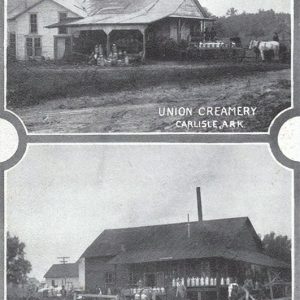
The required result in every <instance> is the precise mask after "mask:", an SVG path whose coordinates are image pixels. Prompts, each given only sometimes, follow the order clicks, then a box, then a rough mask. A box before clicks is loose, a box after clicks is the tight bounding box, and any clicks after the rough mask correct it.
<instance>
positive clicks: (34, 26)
mask: <svg viewBox="0 0 300 300" xmlns="http://www.w3.org/2000/svg"><path fill="white" fill-rule="evenodd" d="M37 32H38V28H37V14H30V33H37Z"/></svg>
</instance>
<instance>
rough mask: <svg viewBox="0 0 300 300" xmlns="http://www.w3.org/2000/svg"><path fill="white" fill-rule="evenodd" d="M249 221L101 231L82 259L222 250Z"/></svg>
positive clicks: (192, 223)
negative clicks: (149, 253) (189, 233)
mask: <svg viewBox="0 0 300 300" xmlns="http://www.w3.org/2000/svg"><path fill="white" fill-rule="evenodd" d="M247 220H248V218H232V219H219V220H209V221H202V222H191V223H190V232H191V236H190V238H189V237H188V235H187V228H188V227H187V226H188V223H186V222H185V223H175V224H166V225H154V226H143V227H133V228H124V229H107V230H104V231H103V232H102V233H101V234H100V235H99V236H98V238H97V239H96V240H95V241H94V242H93V243H92V244H91V245H90V246H89V247H88V248H87V249H86V251H85V252H84V253H83V255H82V257H96V256H114V255H116V254H119V253H120V252H122V251H123V252H124V249H125V250H126V252H127V251H145V250H155V251H158V250H159V251H162V250H167V251H170V249H174V250H175V249H176V250H178V251H179V250H180V251H185V252H186V251H193V250H194V249H195V248H197V249H199V248H200V247H201V248H206V249H207V248H208V247H217V246H220V245H222V246H225V245H227V244H229V243H230V242H231V241H232V240H233V239H234V237H235V236H236V235H237V234H238V232H239V231H240V229H241V228H242V227H243V225H244V224H245V223H246V221H247Z"/></svg>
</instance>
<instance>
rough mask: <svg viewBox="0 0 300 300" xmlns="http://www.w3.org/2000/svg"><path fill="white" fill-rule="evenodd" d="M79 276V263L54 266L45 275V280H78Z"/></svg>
mask: <svg viewBox="0 0 300 300" xmlns="http://www.w3.org/2000/svg"><path fill="white" fill-rule="evenodd" d="M78 276H79V270H78V263H69V264H54V265H52V266H51V267H50V269H49V270H48V271H47V273H46V274H45V275H44V277H45V278H64V277H67V278H76V277H78Z"/></svg>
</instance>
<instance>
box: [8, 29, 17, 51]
mask: <svg viewBox="0 0 300 300" xmlns="http://www.w3.org/2000/svg"><path fill="white" fill-rule="evenodd" d="M8 54H9V55H11V56H12V57H16V34H15V33H14V32H10V34H9V53H8Z"/></svg>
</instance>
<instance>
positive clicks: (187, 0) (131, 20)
mask: <svg viewBox="0 0 300 300" xmlns="http://www.w3.org/2000/svg"><path fill="white" fill-rule="evenodd" d="M86 10H87V13H88V17H86V18H84V19H82V20H79V21H76V22H73V23H71V24H69V26H82V25H101V24H149V23H153V22H155V21H158V20H161V19H163V18H166V17H182V18H196V19H210V18H209V16H207V14H206V12H205V10H203V8H202V7H201V5H200V4H199V2H198V1H197V0H89V1H88V3H87V5H86Z"/></svg>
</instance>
